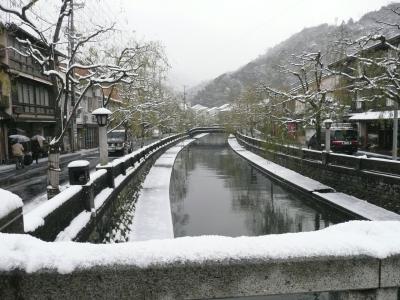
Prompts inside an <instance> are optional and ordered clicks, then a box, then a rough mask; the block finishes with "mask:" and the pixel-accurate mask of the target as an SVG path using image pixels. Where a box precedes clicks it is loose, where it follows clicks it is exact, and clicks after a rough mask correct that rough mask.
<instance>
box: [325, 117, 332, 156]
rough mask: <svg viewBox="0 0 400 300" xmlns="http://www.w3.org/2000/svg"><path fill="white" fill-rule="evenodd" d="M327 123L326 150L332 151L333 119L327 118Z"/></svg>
mask: <svg viewBox="0 0 400 300" xmlns="http://www.w3.org/2000/svg"><path fill="white" fill-rule="evenodd" d="M324 123H325V129H326V130H325V151H326V152H330V151H331V126H332V123H333V121H332V120H331V119H326V120H325V121H324Z"/></svg>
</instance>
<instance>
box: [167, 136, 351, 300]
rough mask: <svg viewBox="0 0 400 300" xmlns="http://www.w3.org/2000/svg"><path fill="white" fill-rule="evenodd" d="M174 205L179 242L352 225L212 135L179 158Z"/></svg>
mask: <svg viewBox="0 0 400 300" xmlns="http://www.w3.org/2000/svg"><path fill="white" fill-rule="evenodd" d="M170 199H171V211H172V218H173V225H174V234H175V237H182V236H199V235H224V236H242V235H246V236H257V235H265V234H274V233H286V232H300V231H313V230H318V229H322V228H325V227H327V226H330V225H332V224H336V223H340V222H344V221H347V220H349V217H347V216H345V215H343V214H341V213H339V212H337V211H334V210H333V209H332V208H329V207H325V206H321V205H317V204H316V203H315V202H313V203H311V202H310V200H309V199H304V198H302V196H301V195H294V194H293V193H291V192H289V191H288V190H287V189H285V188H283V187H281V186H279V185H278V184H276V183H274V182H273V181H271V180H269V179H268V177H266V176H265V175H264V174H262V173H260V172H259V171H257V170H256V169H254V168H253V167H252V166H251V165H250V164H249V163H248V162H246V161H245V160H244V159H242V158H241V157H239V156H238V155H237V154H236V153H235V152H234V151H233V150H232V149H231V148H230V147H229V145H228V144H227V141H226V136H225V135H223V134H210V135H208V136H206V137H204V138H202V139H199V140H198V141H197V142H194V143H192V144H191V145H189V146H188V147H186V148H185V149H183V150H182V151H181V152H180V153H179V155H178V157H177V158H176V161H175V164H174V167H173V171H172V176H171V183H170ZM224 299H228V300H229V299H230V298H224ZM328 299H329V300H331V299H335V295H334V294H330V293H312V294H299V295H284V296H261V297H243V298H240V297H239V298H235V299H232V300H328Z"/></svg>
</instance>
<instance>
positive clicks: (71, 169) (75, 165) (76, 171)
mask: <svg viewBox="0 0 400 300" xmlns="http://www.w3.org/2000/svg"><path fill="white" fill-rule="evenodd" d="M68 175H69V184H70V185H84V184H86V183H88V182H89V180H90V174H89V162H88V161H87V160H75V161H72V162H70V163H69V164H68Z"/></svg>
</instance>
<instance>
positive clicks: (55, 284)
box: [0, 256, 400, 300]
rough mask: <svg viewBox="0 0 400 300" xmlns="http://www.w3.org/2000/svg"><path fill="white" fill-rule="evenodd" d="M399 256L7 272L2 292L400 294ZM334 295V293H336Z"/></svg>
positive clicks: (81, 295) (391, 299) (50, 295)
mask: <svg viewBox="0 0 400 300" xmlns="http://www.w3.org/2000/svg"><path fill="white" fill-rule="evenodd" d="M399 274H400V259H399V257H398V256H394V257H390V258H387V259H383V260H379V259H376V258H372V257H366V256H347V257H311V258H298V259H278V260H252V259H243V260H237V259H235V258H232V260H231V261H229V262H227V261H225V262H220V261H205V262H203V263H191V264H188V263H180V262H176V263H165V264H163V265H159V266H157V267H151V266H150V267H145V268H138V267H133V266H132V267H129V266H110V267H94V268H91V269H85V270H80V271H79V270H78V271H74V272H72V273H69V274H60V273H57V272H56V271H54V270H43V271H40V272H34V273H25V272H21V271H14V272H10V273H1V272H0V298H1V299H44V298H46V299H89V298H90V299H171V300H172V299H214V298H225V297H233V298H234V297H246V296H266V295H286V294H297V293H310V292H313V293H316V294H318V293H319V292H330V293H331V295H332V296H334V297H335V298H334V299H343V300H345V299H346V300H349V299H371V300H374V299H377V300H378V299H379V300H397V299H398V287H399V285H400V277H399ZM332 299H333V298H332Z"/></svg>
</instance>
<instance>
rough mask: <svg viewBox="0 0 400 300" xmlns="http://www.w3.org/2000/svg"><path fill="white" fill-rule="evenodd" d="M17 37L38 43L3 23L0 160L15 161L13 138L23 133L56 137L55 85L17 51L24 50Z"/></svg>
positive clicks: (0, 35)
mask: <svg viewBox="0 0 400 300" xmlns="http://www.w3.org/2000/svg"><path fill="white" fill-rule="evenodd" d="M17 38H20V39H29V40H30V41H31V42H32V43H34V42H36V40H35V39H34V38H33V37H32V36H31V35H29V34H28V33H26V32H25V31H23V30H21V29H20V28H18V27H16V26H13V25H10V26H8V25H7V26H6V25H3V24H0V48H1V49H2V50H1V51H0V64H1V67H0V91H1V101H0V102H1V104H0V141H1V146H0V161H1V162H2V163H6V162H8V161H10V160H11V159H12V156H11V154H10V140H9V136H10V135H12V134H22V135H25V136H27V137H32V136H34V135H37V134H39V135H41V136H43V137H45V138H46V139H47V140H48V141H50V139H51V138H52V136H53V135H54V130H55V125H56V118H55V110H54V107H55V103H54V98H55V96H54V95H53V94H52V83H51V81H50V79H49V78H48V77H47V76H44V75H42V74H41V67H40V66H39V65H38V64H37V63H35V62H34V61H33V60H32V59H31V58H30V57H26V56H23V55H21V54H20V53H18V51H15V50H13V49H6V48H7V47H9V48H10V47H12V48H14V49H16V50H23V49H22V46H21V44H20V43H19V42H18V40H17Z"/></svg>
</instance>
